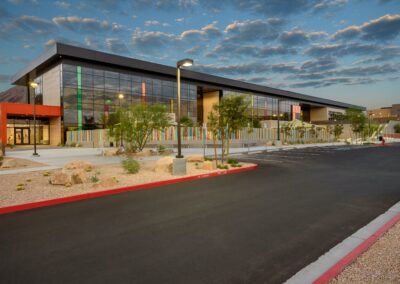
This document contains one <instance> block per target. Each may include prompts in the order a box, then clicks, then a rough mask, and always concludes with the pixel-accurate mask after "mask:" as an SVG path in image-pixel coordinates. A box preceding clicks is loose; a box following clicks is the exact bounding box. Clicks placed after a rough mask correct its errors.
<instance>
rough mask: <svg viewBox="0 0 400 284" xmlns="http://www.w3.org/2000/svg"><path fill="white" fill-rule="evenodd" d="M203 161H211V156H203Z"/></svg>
mask: <svg viewBox="0 0 400 284" xmlns="http://www.w3.org/2000/svg"><path fill="white" fill-rule="evenodd" d="M204 161H213V158H209V157H204Z"/></svg>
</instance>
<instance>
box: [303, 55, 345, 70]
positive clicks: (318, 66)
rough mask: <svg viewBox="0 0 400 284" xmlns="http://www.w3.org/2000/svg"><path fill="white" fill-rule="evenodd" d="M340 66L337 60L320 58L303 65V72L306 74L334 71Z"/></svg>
mask: <svg viewBox="0 0 400 284" xmlns="http://www.w3.org/2000/svg"><path fill="white" fill-rule="evenodd" d="M337 66H338V63H337V60H336V59H335V58H333V57H320V58H317V59H315V60H309V61H306V62H304V63H303V64H302V65H301V70H303V71H306V72H321V71H326V70H331V69H334V68H336V67H337Z"/></svg>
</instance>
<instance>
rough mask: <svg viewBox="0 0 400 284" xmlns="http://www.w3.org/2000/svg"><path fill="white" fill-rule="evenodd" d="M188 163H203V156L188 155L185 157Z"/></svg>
mask: <svg viewBox="0 0 400 284" xmlns="http://www.w3.org/2000/svg"><path fill="white" fill-rule="evenodd" d="M186 161H187V162H188V163H200V162H203V161H204V157H203V155H190V156H187V157H186Z"/></svg>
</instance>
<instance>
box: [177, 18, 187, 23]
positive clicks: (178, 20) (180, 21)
mask: <svg viewBox="0 0 400 284" xmlns="http://www.w3.org/2000/svg"><path fill="white" fill-rule="evenodd" d="M184 21H185V18H178V19H175V22H177V23H183V22H184Z"/></svg>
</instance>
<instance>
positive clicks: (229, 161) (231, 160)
mask: <svg viewBox="0 0 400 284" xmlns="http://www.w3.org/2000/svg"><path fill="white" fill-rule="evenodd" d="M228 164H230V165H232V166H233V165H237V164H239V161H238V160H236V159H232V158H231V159H228Z"/></svg>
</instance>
